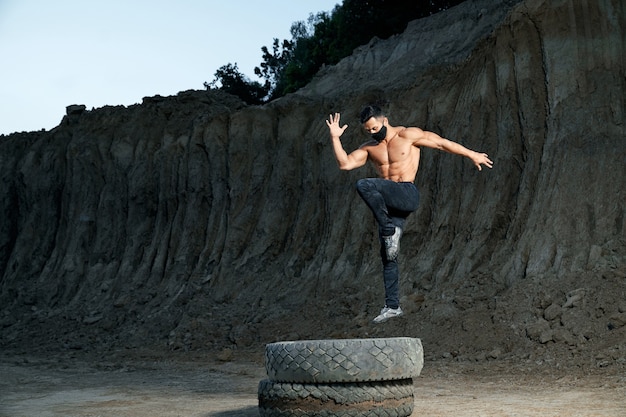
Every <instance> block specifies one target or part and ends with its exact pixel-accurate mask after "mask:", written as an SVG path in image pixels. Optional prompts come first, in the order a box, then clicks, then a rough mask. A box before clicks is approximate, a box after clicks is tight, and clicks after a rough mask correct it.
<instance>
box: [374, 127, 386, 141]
mask: <svg viewBox="0 0 626 417" xmlns="http://www.w3.org/2000/svg"><path fill="white" fill-rule="evenodd" d="M385 136H387V126H385V125H383V127H381V128H380V130H379V131H378V132H376V133H372V139H374V140H375V141H376V142H382V141H383V140H384V139H385Z"/></svg>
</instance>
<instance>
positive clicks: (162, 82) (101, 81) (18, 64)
mask: <svg viewBox="0 0 626 417" xmlns="http://www.w3.org/2000/svg"><path fill="white" fill-rule="evenodd" d="M341 3H342V0H263V1H256V0H230V1H229V0H204V1H202V0H170V1H165V0H56V1H51V0H0V59H1V60H0V134H9V133H13V132H21V131H28V132H30V131H36V130H41V129H45V130H50V129H52V128H54V127H55V126H57V125H58V124H59V123H60V122H61V119H62V118H63V116H64V115H65V107H66V106H69V105H71V104H84V105H85V106H87V109H88V110H91V109H92V108H99V107H102V106H105V105H124V106H128V105H132V104H136V103H141V100H142V98H143V97H146V96H155V95H157V94H158V95H162V96H171V95H176V94H177V93H178V92H180V91H184V90H203V89H204V85H203V83H204V82H205V81H208V82H211V81H213V79H214V78H215V77H214V74H215V71H216V70H217V69H218V68H219V67H221V66H223V65H226V64H228V63H231V64H235V63H236V64H237V66H238V68H239V71H240V72H241V73H243V74H245V75H246V76H248V78H249V79H250V80H251V81H262V80H261V79H260V78H258V77H257V76H256V75H254V67H255V66H259V65H260V63H261V61H262V52H261V47H263V46H267V47H269V48H270V50H271V46H272V42H273V39H274V38H278V39H280V40H282V39H291V34H290V32H289V29H290V28H291V24H292V23H294V22H296V21H306V20H307V19H308V17H309V15H310V14H311V13H314V14H315V13H318V12H322V11H323V12H331V11H332V10H333V8H334V7H335V5H337V4H341Z"/></svg>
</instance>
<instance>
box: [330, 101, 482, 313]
mask: <svg viewBox="0 0 626 417" xmlns="http://www.w3.org/2000/svg"><path fill="white" fill-rule="evenodd" d="M339 116H340V115H339V113H335V114H334V115H332V114H331V115H330V117H329V118H328V120H326V124H327V125H328V128H329V130H330V137H331V140H332V143H333V151H334V153H335V158H336V159H337V164H338V165H339V169H341V170H346V171H349V170H352V169H355V168H359V167H362V166H363V165H365V163H366V162H367V161H368V160H370V161H371V162H372V163H373V164H374V166H375V167H376V170H377V171H378V175H379V176H380V178H364V179H361V180H359V181H357V184H356V189H357V192H358V193H359V195H360V196H361V198H363V200H364V201H365V203H366V204H367V206H368V207H369V208H370V210H371V211H372V213H373V214H374V217H375V218H376V221H377V223H378V236H379V240H380V246H381V249H380V254H381V258H382V261H383V281H384V285H385V306H384V308H383V309H382V310H381V312H380V314H379V315H378V316H377V317H376V318H375V319H374V323H382V322H384V321H387V320H388V319H390V318H392V317H398V316H401V315H402V309H401V308H400V298H399V284H398V278H399V273H398V252H399V250H400V238H401V237H402V231H403V229H404V224H405V221H406V218H407V217H408V216H409V214H411V213H412V212H413V211H415V210H416V209H417V206H418V203H419V192H418V190H417V187H416V186H415V184H414V181H415V176H416V174H417V169H418V168H419V162H420V147H427V148H433V149H439V150H443V151H446V152H449V153H452V154H456V155H461V156H465V157H467V158H469V159H471V161H472V162H473V163H474V165H475V166H476V168H478V170H479V171H482V166H483V165H485V166H487V167H489V168H491V167H492V166H493V162H492V161H491V160H490V159H489V157H488V156H487V154H486V153H480V152H475V151H472V150H470V149H467V148H466V147H464V146H462V145H460V144H458V143H455V142H452V141H450V140H448V139H444V138H442V137H441V136H439V135H437V134H436V133H433V132H428V131H425V130H422V129H419V128H417V127H404V126H391V125H390V124H389V120H388V119H387V117H386V116H385V115H384V114H383V112H382V110H381V109H380V108H379V107H377V106H367V107H365V108H364V109H363V111H362V112H361V124H362V125H363V127H364V129H365V131H366V132H368V133H369V134H370V135H371V136H372V139H371V140H368V141H367V142H365V143H364V144H363V145H361V146H360V147H359V148H358V149H356V150H355V151H353V152H352V153H350V154H348V153H347V152H346V151H345V150H344V149H343V146H342V144H341V139H340V138H341V135H342V134H343V132H345V130H346V129H347V128H348V125H343V126H340V125H339Z"/></svg>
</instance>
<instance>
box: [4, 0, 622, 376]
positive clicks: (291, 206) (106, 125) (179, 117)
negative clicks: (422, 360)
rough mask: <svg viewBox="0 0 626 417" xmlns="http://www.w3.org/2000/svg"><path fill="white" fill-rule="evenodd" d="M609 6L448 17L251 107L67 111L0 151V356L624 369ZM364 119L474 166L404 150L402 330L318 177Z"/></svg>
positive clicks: (339, 187)
mask: <svg viewBox="0 0 626 417" xmlns="http://www.w3.org/2000/svg"><path fill="white" fill-rule="evenodd" d="M625 9H626V4H625V3H624V2H622V1H620V0H602V1H598V2H591V1H588V0H559V1H540V0H527V1H523V2H518V1H504V0H502V1H493V0H477V1H469V2H466V3H465V4H462V5H460V6H458V7H455V8H453V9H451V10H449V11H447V12H445V13H441V14H438V15H436V16H433V17H431V18H428V19H423V20H419V21H416V22H413V23H412V24H411V25H410V26H409V28H407V31H406V32H405V33H404V34H402V35H399V36H396V37H393V38H391V39H388V40H384V41H382V40H376V41H373V42H371V43H370V44H369V45H367V46H364V47H361V48H358V49H357V50H355V53H354V55H352V56H351V57H348V58H346V59H344V60H343V61H341V62H340V63H339V64H337V65H336V66H333V67H328V68H325V69H323V70H322V71H321V72H320V74H319V75H318V77H317V78H316V79H315V80H314V81H313V82H312V83H311V85H309V86H308V87H307V88H305V89H303V90H301V91H300V92H298V93H296V94H293V95H290V96H288V97H285V98H282V99H280V100H277V101H275V102H273V103H270V104H268V105H264V106H259V107H250V106H245V105H243V104H242V103H241V102H239V101H238V100H236V99H234V98H232V97H229V96H225V95H223V94H220V93H219V92H214V91H209V92H205V91H196V92H194V91H189V92H183V93H180V94H179V95H177V96H174V97H166V98H164V97H151V98H146V99H144V102H143V103H142V104H140V105H136V106H131V107H127V108H126V107H105V108H100V109H93V110H91V111H81V109H80V108H71V109H69V110H71V111H68V116H67V117H66V118H64V120H63V121H62V123H61V124H60V125H59V126H58V127H57V128H55V129H53V130H52V131H50V132H32V133H22V134H14V135H10V136H2V137H0V347H1V348H2V349H4V350H7V351H15V352H20V351H23V352H29V353H36V352H50V351H66V350H78V349H80V350H83V351H94V352H98V351H109V350H112V351H114V350H119V349H126V350H135V349H139V348H146V347H148V348H150V349H152V350H154V351H162V352H168V351H172V350H175V351H180V350H195V351H204V352H209V353H210V354H211V355H216V357H220V358H223V359H229V358H232V357H236V355H238V354H244V353H252V354H257V353H258V352H260V351H262V349H263V346H264V344H265V343H268V342H272V341H277V340H293V339H310V338H313V339H320V338H335V337H341V338H344V337H349V338H352V337H384V336H411V337H420V338H421V339H422V341H423V343H424V347H425V353H426V356H427V358H431V359H432V358H441V357H443V358H456V359H457V360H462V361H483V360H491V359H512V360H518V359H519V360H526V361H530V362H533V363H538V362H540V363H546V364H549V365H553V366H555V367H563V366H574V367H580V368H584V367H624V366H625V363H626V326H625V325H626V301H624V300H626V297H625V292H626V290H625V288H626V239H625V237H624V236H625V226H624V217H625V207H624V206H625V204H624V203H625V201H626V191H625V190H626V170H625V169H624V167H625V162H626V141H624V137H625V134H624V133H625V128H624V120H625V113H624V111H625V105H624V104H625V99H624V97H626V91H625V84H626V81H625V79H626V78H625V71H624V67H625V62H626V61H625V59H624V56H625V50H626V41H625V40H624V35H623V34H624V33H625V31H626V25H625V20H624V19H625V18H624V16H625V15H626V10H625ZM372 100H376V101H380V102H382V103H383V104H384V106H385V108H386V109H387V110H388V112H389V117H390V121H391V123H392V124H396V125H416V126H420V127H423V128H425V129H428V130H432V131H435V132H437V133H439V134H441V135H442V136H444V137H447V138H449V139H452V140H455V141H458V142H461V143H463V144H464V145H466V146H468V147H470V148H473V149H476V150H482V151H485V152H488V153H489V154H490V156H491V157H492V158H493V159H494V161H495V166H494V169H493V170H490V171H488V172H486V171H483V172H477V171H475V170H474V169H473V167H472V166H471V164H470V163H469V162H468V161H466V160H462V159H461V158H459V157H455V156H451V155H447V154H443V153H438V152H435V151H428V150H425V151H424V152H423V157H422V161H421V167H420V173H419V174H418V179H417V181H416V183H417V185H418V187H419V188H420V191H421V205H420V208H419V210H418V211H417V212H416V213H414V214H413V215H412V217H411V218H410V221H409V224H408V228H407V231H406V233H405V237H404V238H403V242H402V252H401V262H402V266H401V268H402V270H401V274H402V287H401V288H402V293H403V296H404V298H403V308H404V309H405V310H406V312H407V314H406V316H405V317H404V318H402V319H399V320H396V321H394V322H390V323H389V324H386V325H384V326H378V327H375V326H373V325H372V324H371V323H370V321H371V318H372V317H373V316H374V315H375V314H376V313H377V311H378V310H379V309H380V308H381V303H382V300H383V296H382V283H381V277H380V261H379V258H378V248H377V245H376V243H375V242H376V239H375V225H374V221H373V219H372V217H371V215H370V213H369V212H368V211H367V209H366V207H365V206H364V204H363V203H362V202H361V201H360V199H359V198H358V196H357V195H356V194H355V192H354V188H353V184H354V182H355V181H356V179H358V178H360V177H362V176H366V175H372V174H373V172H372V171H371V170H369V169H362V170H360V171H358V172H350V173H345V172H340V171H339V170H338V169H337V168H336V166H335V162H334V159H333V157H332V152H331V149H330V146H329V143H328V137H327V128H326V126H325V124H324V118H325V117H326V116H327V115H328V114H329V113H330V112H335V111H340V112H341V113H342V115H343V118H344V120H345V121H346V122H347V123H348V124H349V125H350V129H349V130H348V132H347V133H346V135H345V136H344V137H345V140H344V144H345V146H346V147H347V148H355V147H356V146H358V144H359V143H360V142H361V141H362V140H363V135H362V133H361V132H360V131H359V129H358V122H357V114H358V111H359V110H360V108H361V107H362V105H363V104H365V103H367V102H370V101H372Z"/></svg>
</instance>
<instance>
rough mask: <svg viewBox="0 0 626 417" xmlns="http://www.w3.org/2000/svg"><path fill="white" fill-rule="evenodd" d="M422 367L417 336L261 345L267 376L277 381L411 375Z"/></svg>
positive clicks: (416, 373) (335, 379) (309, 381)
mask: <svg viewBox="0 0 626 417" xmlns="http://www.w3.org/2000/svg"><path fill="white" fill-rule="evenodd" d="M423 366H424V352H423V350H422V342H421V341H420V339H415V338H409V337H396V338H381V339H334V340H333V339H329V340H301V341H294V342H277V343H270V344H268V345H266V347H265V369H266V371H267V376H268V377H269V379H270V380H272V381H277V382H301V383H327V382H365V381H390V380H398V379H409V378H414V377H416V376H418V375H419V374H420V372H421V371H422V367H423Z"/></svg>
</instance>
